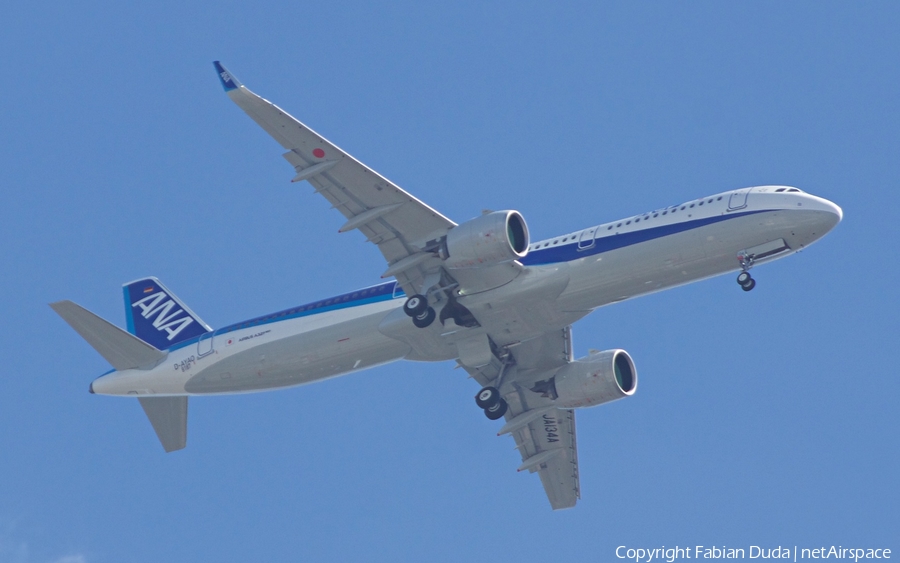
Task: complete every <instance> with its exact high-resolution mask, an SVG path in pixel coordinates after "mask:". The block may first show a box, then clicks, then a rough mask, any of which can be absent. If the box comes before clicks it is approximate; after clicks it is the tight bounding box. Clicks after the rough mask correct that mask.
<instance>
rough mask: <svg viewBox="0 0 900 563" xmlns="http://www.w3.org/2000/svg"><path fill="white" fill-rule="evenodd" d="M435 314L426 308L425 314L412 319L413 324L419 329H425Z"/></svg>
mask: <svg viewBox="0 0 900 563" xmlns="http://www.w3.org/2000/svg"><path fill="white" fill-rule="evenodd" d="M435 317H437V313H435V312H434V309H433V308H431V307H426V309H425V312H424V313H422V314H420V315H416V316H415V317H413V318H412V321H413V324H414V325H416V326H417V327H419V328H425V327H426V326H429V325H430V324H431V323H433V322H434V319H435Z"/></svg>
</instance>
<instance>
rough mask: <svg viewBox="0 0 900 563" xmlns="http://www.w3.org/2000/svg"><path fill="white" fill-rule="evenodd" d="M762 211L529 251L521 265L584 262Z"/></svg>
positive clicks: (732, 214)
mask: <svg viewBox="0 0 900 563" xmlns="http://www.w3.org/2000/svg"><path fill="white" fill-rule="evenodd" d="M765 211H769V210H760V211H745V212H743V213H730V214H728V215H716V216H715V217H706V218H704V219H694V220H693V221H684V222H681V223H672V224H671V225H661V226H659V227H650V228H649V229H640V230H637V231H631V232H626V233H621V234H618V233H617V234H614V235H607V236H603V237H600V236H598V237H596V238H595V239H594V245H593V246H591V247H590V248H584V249H582V250H579V249H578V241H577V240H573V241H572V242H570V243H568V244H560V245H557V246H551V247H547V248H541V249H535V250H532V251H531V252H529V253H528V255H527V256H526V257H525V258H523V259H522V264H524V265H526V266H538V265H541V264H556V263H559V262H569V261H572V260H577V259H579V258H584V257H585V256H592V255H594V254H601V253H603V252H609V251H610V250H616V249H619V248H624V247H626V246H631V245H634V244H639V243H642V242H647V241H649V240H654V239H658V238H662V237H666V236H669V235H674V234H677V233H682V232H684V231H690V230H691V229H697V228H700V227H705V226H706V225H712V224H713V223H719V222H721V221H727V220H728V219H735V218H737V217H746V216H747V215H753V214H754V213H764V212H765Z"/></svg>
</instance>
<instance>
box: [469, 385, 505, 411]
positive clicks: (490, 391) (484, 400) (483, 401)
mask: <svg viewBox="0 0 900 563" xmlns="http://www.w3.org/2000/svg"><path fill="white" fill-rule="evenodd" d="M502 400H503V399H501V398H500V391H497V389H496V388H495V387H485V388H484V389H482V390H481V391H479V392H478V394H477V395H475V404H476V405H478V408H480V409H488V408H491V407H493V406H496V405H497V403H499V402H500V401H502Z"/></svg>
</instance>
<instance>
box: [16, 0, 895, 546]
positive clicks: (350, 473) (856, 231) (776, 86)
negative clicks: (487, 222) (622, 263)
mask: <svg viewBox="0 0 900 563" xmlns="http://www.w3.org/2000/svg"><path fill="white" fill-rule="evenodd" d="M76 4H77V5H76ZM2 20H3V21H4V32H3V33H2V34H0V48H2V52H3V53H4V56H3V57H2V58H0V76H2V77H3V80H4V82H5V87H4V88H2V89H0V102H2V107H3V108H4V111H2V112H0V179H2V180H0V182H2V183H0V185H2V194H3V204H2V205H0V241H2V242H0V260H2V263H3V268H2V269H0V290H2V292H3V299H2V301H0V312H2V316H0V319H2V320H0V337H2V341H3V344H2V346H0V361H2V365H3V368H4V369H3V377H2V384H0V385H2V387H0V427H2V428H3V431H2V432H0V452H2V455H0V483H2V489H0V490H2V494H0V562H6V561H11V562H17V563H35V562H57V563H62V562H65V563H86V562H89V563H95V562H98V563H99V562H113V561H115V562H130V561H134V562H145V561H147V562H149V561H161V560H167V561H198V560H209V561H248V560H256V561H297V560H304V561H346V560H368V561H398V560H401V561H402V560H417V561H421V560H427V561H461V560H473V559H475V558H483V557H487V558H490V559H491V560H498V561H540V560H546V559H548V558H550V557H558V558H562V559H564V560H570V561H601V560H615V559H614V554H613V552H614V550H615V547H616V546H618V545H628V546H639V545H640V546H651V547H659V546H662V545H665V546H674V545H676V544H677V545H681V546H684V545H696V544H703V545H714V544H715V545H719V546H721V545H727V546H734V547H747V546H749V545H761V546H768V547H775V546H778V545H789V546H793V545H800V546H801V547H802V546H813V547H817V546H820V545H825V546H829V545H832V544H835V545H844V546H850V545H853V546H861V547H888V548H893V549H895V550H898V549H900V543H898V540H897V538H898V537H900V536H898V534H897V522H898V520H900V514H898V508H897V507H898V506H900V485H898V482H897V474H898V470H900V452H898V446H900V430H898V428H900V415H898V409H897V404H898V398H900V397H898V394H900V385H898V381H897V376H896V367H895V366H896V360H895V357H894V353H895V350H896V347H897V344H898V341H897V339H898V334H900V327H898V321H897V319H898V318H900V317H898V300H897V298H896V290H897V283H898V279H900V276H898V273H900V269H898V261H897V260H896V259H895V258H894V256H893V251H894V250H895V248H894V246H895V244H896V243H897V241H898V240H900V236H898V235H900V232H898V231H900V229H898V226H897V225H898V222H897V220H896V216H895V209H896V203H897V185H898V180H900V164H898V162H900V159H898V154H900V140H898V133H897V132H898V131H900V110H898V105H897V99H898V89H900V88H898V87H900V75H898V70H897V65H896V61H897V60H898V56H900V39H898V36H897V33H896V30H897V29H898V26H900V8H898V7H897V5H896V4H895V3H889V2H867V3H834V2H793V3H782V2H756V3H752V4H746V5H743V6H737V5H735V3H720V2H693V3H637V2H620V3H603V4H600V3H581V4H579V3H548V2H532V3H527V2H507V3H491V4H486V3H483V2H457V3H443V4H437V3H435V4H433V5H423V3H391V4H390V5H389V6H384V5H378V6H377V7H376V5H375V4H374V3H373V4H365V3H356V2H346V3H328V2H308V3H304V2H284V3H281V2H274V3H269V4H266V5H265V6H262V5H260V4H259V3H237V2H229V3H223V4H222V5H218V6H215V7H213V6H211V5H200V4H195V3H183V2H167V1H161V2H154V3H152V5H145V6H138V5H133V3H121V2H119V3H113V2H109V3H102V2H81V3H62V2H33V3H24V4H23V3H19V4H17V5H8V6H5V7H4V8H2ZM216 59H221V60H222V61H223V62H224V63H225V64H226V66H228V68H229V69H230V70H231V71H233V72H234V73H235V75H236V76H238V77H239V78H240V79H241V80H242V81H243V82H244V83H245V84H247V85H248V86H249V87H250V88H251V89H253V90H254V91H256V92H258V93H259V94H261V95H263V96H265V97H266V98H268V99H270V100H273V101H275V102H276V103H277V104H279V105H281V106H282V107H284V108H285V109H287V110H288V111H289V112H291V113H292V114H294V115H295V116H297V117H298V118H300V119H301V120H303V121H305V122H306V123H308V124H309V125H310V126H311V127H313V128H314V129H316V130H317V131H319V132H320V133H322V134H323V135H324V136H326V137H327V138H329V139H331V140H332V141H334V142H335V143H337V144H338V145H340V146H341V147H342V148H344V149H346V150H347V151H349V152H350V153H351V154H353V155H354V156H356V157H357V158H359V159H360V160H362V161H363V162H365V163H367V164H368V165H370V166H371V167H373V168H374V169H376V170H378V171H379V172H381V173H382V174H384V175H385V176H387V177H389V178H391V179H392V180H393V181H395V182H396V183H397V184H399V185H401V186H403V187H404V188H405V189H406V190H408V191H410V192H412V193H413V194H415V195H416V196H417V197H419V198H420V199H422V200H424V201H425V202H427V203H429V204H430V205H432V206H433V207H435V208H437V209H439V210H440V211H441V212H442V213H444V214H445V215H447V216H449V217H451V218H453V219H454V220H456V221H462V220H465V219H468V218H471V217H473V216H476V215H478V214H479V213H480V212H481V210H482V209H484V208H490V209H507V208H512V209H517V210H519V211H520V212H522V214H523V215H524V216H525V218H526V220H527V221H528V224H529V227H530V229H531V231H532V235H533V237H535V238H536V239H537V238H544V237H549V236H552V235H554V234H559V233H564V232H570V231H572V230H575V229H577V228H582V227H586V226H589V225H593V224H598V223H601V222H605V221H609V220H613V219H616V218H619V217H624V216H629V215H632V214H635V213H639V212H643V211H647V210H650V209H654V208H658V207H663V206H665V205H670V204H674V203H678V202H681V201H685V200H688V199H692V198H695V197H700V196H703V195H706V194H711V193H717V192H720V191H725V190H729V189H734V188H738V187H743V186H750V185H759V184H768V183H781V184H790V185H795V186H798V187H800V188H801V189H804V190H806V191H809V192H812V193H814V194H817V195H821V196H823V197H826V198H828V199H831V200H833V201H835V202H836V203H838V204H839V205H841V206H842V207H843V209H844V213H845V218H844V221H843V223H842V224H840V225H839V226H838V227H837V228H836V229H835V230H834V231H833V232H832V233H831V234H829V235H828V236H827V237H826V238H825V239H823V240H822V241H821V242H819V243H818V244H816V245H815V246H813V247H811V248H809V249H807V250H806V251H804V252H802V253H801V254H799V255H796V256H794V257H791V258H789V259H787V260H783V261H779V262H776V263H773V264H770V265H766V266H764V267H760V268H759V269H758V270H754V276H755V277H756V279H757V280H758V285H757V288H756V289H755V290H754V291H753V292H751V293H744V292H743V291H741V290H740V288H739V287H738V286H737V284H735V283H734V279H733V277H732V276H725V277H722V278H717V279H713V280H707V281H704V282H701V283H697V284H694V285H691V286H687V287H683V288H678V289H675V290H671V291H668V292H664V293H660V294H656V295H652V296H648V297H644V298H641V299H637V300H633V301H630V302H625V303H621V304H618V305H614V306H611V307H608V308H605V309H602V310H600V311H597V312H595V313H594V314H593V315H592V316H590V317H588V318H587V319H585V320H582V321H580V322H579V323H577V324H576V325H575V328H574V331H575V350H576V354H577V355H584V354H586V353H587V350H588V348H599V349H606V348H613V347H621V348H625V349H627V350H628V351H629V352H630V353H631V354H632V356H633V357H634V358H635V361H636V363H637V366H638V370H639V372H640V377H641V383H640V388H639V391H638V393H637V394H636V395H635V396H634V397H633V398H631V399H628V400H626V401H619V402H617V403H615V404H612V405H607V406H604V407H599V408H596V409H591V410H587V411H582V412H578V413H577V418H578V443H579V458H580V467H581V483H582V497H583V498H582V500H581V502H580V504H579V505H578V507H577V508H575V509H574V510H569V511H564V512H559V513H553V512H551V511H550V509H549V507H548V504H547V500H546V498H545V496H544V493H543V490H542V489H541V486H540V482H539V480H538V479H537V477H535V476H533V475H527V474H517V473H516V471H515V468H516V467H517V466H518V464H519V462H520V460H519V457H518V454H517V453H516V451H514V450H513V442H512V440H511V439H510V438H509V437H504V438H498V437H496V436H495V433H496V430H497V426H498V423H491V422H490V421H487V420H486V419H485V418H484V416H483V415H482V413H481V412H479V411H478V409H477V408H476V407H475V405H474V403H473V401H472V396H473V395H474V393H475V391H477V385H476V384H475V383H474V382H473V381H470V380H468V379H467V378H466V374H465V373H463V372H462V371H461V370H454V369H452V368H453V364H452V363H441V364H418V363H396V364H391V365H388V366H383V367H380V368H377V369H373V370H370V371H366V372H362V373H358V374H354V375H350V376H347V377H343V378H337V379H334V380H329V381H326V382H322V383H318V384H315V385H310V386H306V387H300V388H296V389H290V390H286V391H279V392H271V393H262V394H256V395H246V396H234V397H217V398H198V399H194V400H192V401H191V406H190V423H189V438H188V444H189V445H188V448H187V449H185V450H184V451H181V452H177V453H173V454H169V455H166V454H164V453H163V451H162V448H161V447H160V445H159V443H158V442H157V440H156V438H155V436H154V435H153V432H152V429H151V428H150V425H149V423H148V422H147V420H146V419H145V417H144V415H143V413H142V411H141V409H140V408H139V407H138V405H137V404H135V403H133V402H131V401H129V400H125V399H115V398H108V397H97V396H91V395H88V393H87V387H88V383H89V382H90V381H91V380H92V379H93V378H94V377H96V376H97V375H99V374H100V373H102V372H104V371H106V370H107V369H108V365H107V364H106V363H105V361H104V360H103V359H102V358H101V357H100V356H99V355H97V354H96V353H95V352H94V351H93V350H92V349H91V348H90V347H89V346H88V345H87V344H86V343H84V342H83V341H82V340H81V339H80V337H78V335H77V334H75V333H74V332H73V331H72V330H71V329H70V328H69V327H68V326H67V325H65V323H63V322H62V321H61V320H60V319H59V318H57V317H56V316H55V314H54V313H53V312H52V311H51V310H50V308H49V307H47V306H46V304H47V303H49V302H51V301H56V300H59V299H65V298H70V299H73V300H75V301H77V302H79V303H80V304H82V305H84V306H86V307H88V308H90V309H92V310H93V311H95V312H97V313H98V314H100V315H102V316H104V317H106V318H108V319H110V320H112V321H113V322H116V323H118V324H119V325H120V326H121V325H122V324H124V316H123V311H122V304H121V290H120V285H121V283H123V282H126V281H129V280H132V279H135V278H138V277H141V276H145V275H156V276H158V277H160V278H161V279H162V280H163V281H164V282H165V283H166V284H167V285H168V286H169V287H170V288H171V289H173V290H174V291H175V292H176V293H177V294H178V295H179V297H181V298H182V299H183V300H184V301H186V302H187V303H188V304H189V305H190V306H191V308H192V309H194V311H196V312H197V313H198V314H200V315H201V316H202V317H203V318H204V320H206V321H207V322H208V323H210V324H211V325H213V326H214V327H218V326H222V325H225V324H228V323H231V322H235V321H238V320H241V319H243V318H248V317H252V316H256V315H259V314H263V313H266V312H270V311H274V310H279V309H283V308H287V307H289V306H292V305H297V304H300V303H305V302H308V301H312V300H315V299H318V298H322V297H326V296H328V295H331V294H335V293H341V292H344V291H348V290H352V289H355V288H358V287H363V286H366V285H370V284H372V283H375V282H377V281H378V275H379V273H380V272H381V271H383V269H384V264H383V262H382V258H381V256H380V254H379V253H378V252H377V251H376V249H375V248H374V247H372V246H371V245H367V244H365V243H364V242H363V240H362V237H361V236H360V235H359V234H358V233H350V234H345V235H338V234H337V232H336V231H337V229H338V227H339V226H340V225H341V224H342V222H343V218H342V217H340V216H339V214H338V213H336V212H334V211H330V210H329V209H328V204H327V203H326V202H325V201H324V200H323V199H322V198H320V197H318V196H315V195H314V194H312V190H311V188H310V187H309V186H308V185H307V184H305V183H304V184H301V185H296V184H294V185H292V184H290V182H289V180H290V178H291V177H292V174H293V172H292V170H291V168H290V166H289V165H288V164H287V163H285V162H284V161H283V159H282V158H281V157H280V156H279V155H280V154H281V152H282V151H281V149H280V147H279V146H278V145H277V144H276V143H275V142H274V141H272V140H271V139H269V138H268V137H267V136H266V135H265V133H264V132H262V131H261V130H259V129H258V127H257V126H256V125H255V124H254V123H253V122H252V121H251V120H250V119H249V118H247V117H246V116H245V115H243V114H242V112H240V110H239V109H238V108H236V107H235V106H234V105H233V104H232V103H231V102H230V101H229V100H228V99H227V97H226V96H225V95H224V94H223V93H222V91H221V87H220V85H219V82H218V80H217V79H216V76H215V73H214V71H213V68H212V64H211V62H212V61H213V60H216Z"/></svg>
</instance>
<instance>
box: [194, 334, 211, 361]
mask: <svg viewBox="0 0 900 563" xmlns="http://www.w3.org/2000/svg"><path fill="white" fill-rule="evenodd" d="M215 334H216V332H215V331H210V332H207V333H206V334H203V335H201V336H200V340H198V341H197V357H198V358H202V357H203V356H208V355H209V354H212V353H213V350H214V348H213V337H214V336H215Z"/></svg>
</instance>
